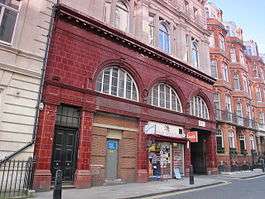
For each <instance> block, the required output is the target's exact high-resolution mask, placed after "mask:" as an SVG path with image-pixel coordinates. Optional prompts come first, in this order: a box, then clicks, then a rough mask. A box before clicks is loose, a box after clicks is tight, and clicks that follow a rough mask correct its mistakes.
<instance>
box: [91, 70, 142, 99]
mask: <svg viewBox="0 0 265 199" xmlns="http://www.w3.org/2000/svg"><path fill="white" fill-rule="evenodd" d="M114 74H115V75H114ZM108 76H109V77H108ZM96 91H98V92H100V93H104V94H107V95H112V96H116V97H119V98H124V99H128V100H132V101H139V91H138V87H137V84H136V82H135V80H134V78H133V77H132V76H131V75H130V74H129V73H128V72H127V71H125V70H123V69H121V68H120V67H119V66H109V67H107V68H104V69H103V70H102V71H101V72H100V73H99V75H98V76H97V80H96Z"/></svg>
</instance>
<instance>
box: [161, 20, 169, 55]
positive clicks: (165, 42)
mask: <svg viewBox="0 0 265 199" xmlns="http://www.w3.org/2000/svg"><path fill="white" fill-rule="evenodd" d="M159 48H160V49H161V50H162V51H163V52H165V53H170V38H169V30H168V28H167V26H166V24H165V23H160V26H159Z"/></svg>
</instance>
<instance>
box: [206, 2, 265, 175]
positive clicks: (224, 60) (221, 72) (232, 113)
mask: <svg viewBox="0 0 265 199" xmlns="http://www.w3.org/2000/svg"><path fill="white" fill-rule="evenodd" d="M206 11H207V15H208V30H209V31H210V32H211V33H212V35H211V36H210V63H211V75H212V77H214V78H216V79H217V81H216V83H215V85H214V87H215V94H214V104H215V109H216V111H215V113H216V120H217V132H216V142H217V162H218V167H219V169H220V170H237V169H246V168H249V166H251V165H252V164H253V160H254V161H256V160H257V156H256V155H257V153H258V152H259V151H258V146H259V142H257V140H256V138H257V132H258V130H259V126H260V125H259V121H260V120H259V119H258V117H257V116H256V113H257V112H258V110H257V105H256V104H257V100H256V98H255V94H254V93H253V88H254V87H255V83H254V84H253V78H252V71H253V69H252V66H253V65H252V64H250V63H249V61H247V60H249V59H250V58H248V59H247V56H246V54H245V48H246V47H245V45H244V43H243V33H242V30H241V29H240V28H238V27H237V26H236V24H235V23H234V22H223V13H222V10H220V9H219V8H217V7H216V5H214V4H213V3H208V4H207V6H206ZM258 104H260V103H258ZM262 124H263V122H262Z"/></svg>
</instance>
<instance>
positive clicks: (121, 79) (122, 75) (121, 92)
mask: <svg viewBox="0 0 265 199" xmlns="http://www.w3.org/2000/svg"><path fill="white" fill-rule="evenodd" d="M124 81H125V73H124V72H123V71H122V70H119V97H124V84H125V82H124Z"/></svg>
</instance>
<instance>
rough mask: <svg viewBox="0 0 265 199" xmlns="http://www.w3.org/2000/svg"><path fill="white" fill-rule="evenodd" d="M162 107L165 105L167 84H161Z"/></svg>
mask: <svg viewBox="0 0 265 199" xmlns="http://www.w3.org/2000/svg"><path fill="white" fill-rule="evenodd" d="M159 87H160V94H159V95H160V107H163V108H164V107H165V85H164V84H160V86H159Z"/></svg>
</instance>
